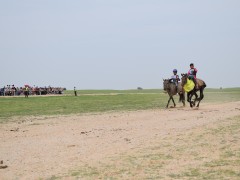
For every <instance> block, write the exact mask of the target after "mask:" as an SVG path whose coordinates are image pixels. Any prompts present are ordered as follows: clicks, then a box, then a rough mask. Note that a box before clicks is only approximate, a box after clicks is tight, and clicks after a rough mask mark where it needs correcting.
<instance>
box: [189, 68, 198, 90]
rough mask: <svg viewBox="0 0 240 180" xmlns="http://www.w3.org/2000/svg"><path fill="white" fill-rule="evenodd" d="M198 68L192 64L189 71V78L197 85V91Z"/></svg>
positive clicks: (196, 87) (196, 86)
mask: <svg viewBox="0 0 240 180" xmlns="http://www.w3.org/2000/svg"><path fill="white" fill-rule="evenodd" d="M197 72H198V70H197V68H195V67H194V64H193V63H191V64H190V69H189V71H188V78H189V79H191V80H193V82H194V84H195V89H198V83H197Z"/></svg>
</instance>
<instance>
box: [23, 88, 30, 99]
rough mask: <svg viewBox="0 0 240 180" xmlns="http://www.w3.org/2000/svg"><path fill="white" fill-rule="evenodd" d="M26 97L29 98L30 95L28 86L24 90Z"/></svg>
mask: <svg viewBox="0 0 240 180" xmlns="http://www.w3.org/2000/svg"><path fill="white" fill-rule="evenodd" d="M24 95H25V98H28V95H29V87H28V86H25V88H24Z"/></svg>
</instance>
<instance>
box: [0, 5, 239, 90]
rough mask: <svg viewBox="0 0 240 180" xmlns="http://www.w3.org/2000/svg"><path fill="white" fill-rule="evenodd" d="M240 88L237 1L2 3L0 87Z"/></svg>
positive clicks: (0, 18)
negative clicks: (183, 79) (191, 83)
mask: <svg viewBox="0 0 240 180" xmlns="http://www.w3.org/2000/svg"><path fill="white" fill-rule="evenodd" d="M190 63H194V64H195V67H196V68H197V69H198V74H197V77H198V78H200V79H203V80H204V81H205V82H206V84H207V87H208V88H219V87H223V88H227V87H240V80H239V78H238V76H239V69H240V1H239V0H211V1H209V0H181V1H179V0H167V1H166V0H88V1H86V0H21V1H19V0H7V1H6V0H0V87H3V86H6V85H8V84H9V85H12V84H14V85H15V86H23V85H24V84H29V85H31V86H34V85H35V86H49V85H50V86H56V87H66V88H67V89H73V87H74V86H76V88H77V89H136V88H137V87H142V88H143V89H152V88H162V83H163V80H162V79H163V78H164V79H165V78H169V77H171V75H172V70H173V69H175V68H176V69H178V74H181V73H186V72H187V71H188V70H189V64H190Z"/></svg>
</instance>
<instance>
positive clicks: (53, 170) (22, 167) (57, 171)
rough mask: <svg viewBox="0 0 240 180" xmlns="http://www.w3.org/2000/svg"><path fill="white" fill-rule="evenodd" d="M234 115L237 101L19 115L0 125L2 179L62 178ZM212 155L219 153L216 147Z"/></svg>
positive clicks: (238, 111) (239, 105) (238, 112)
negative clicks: (46, 115)
mask: <svg viewBox="0 0 240 180" xmlns="http://www.w3.org/2000/svg"><path fill="white" fill-rule="evenodd" d="M236 116H240V102H230V103H221V104H202V105H201V107H200V108H199V109H191V108H189V107H185V108H183V107H177V108H170V109H159V110H144V111H134V112H114V113H102V114H95V115H94V114H91V115H71V116H59V117H25V118H19V119H18V120H17V121H15V122H10V123H5V124H1V125H0V141H1V145H0V160H1V161H3V163H2V165H3V166H5V167H6V168H4V169H0V179H16V178H17V179H39V178H44V179H46V178H51V177H55V176H56V177H65V176H67V175H68V173H69V171H70V170H74V169H76V168H77V167H81V166H84V165H86V164H88V165H89V166H95V167H98V166H100V164H101V163H104V162H108V161H109V158H111V159H114V158H116V159H118V157H120V156H121V155H122V154H124V153H127V154H131V152H138V150H140V149H144V148H148V147H152V145H153V144H155V143H156V142H159V140H164V139H165V138H166V137H168V139H169V138H170V139H171V137H175V136H179V135H180V134H181V135H182V134H185V133H187V132H190V131H194V130H199V128H200V130H202V129H203V128H206V127H208V126H209V127H214V126H217V125H218V124H219V123H221V122H225V121H226V119H227V118H233V117H236ZM209 139H211V138H210V137H209ZM238 145H239V144H238ZM165 149H166V148H165ZM213 155H214V156H217V154H214V151H213ZM100 162H101V163H100ZM183 162H184V161H183ZM116 163H117V160H116ZM185 163H189V162H188V161H187V160H186V162H185ZM119 168H120V169H121V167H119ZM168 168H170V169H171V168H173V169H174V168H175V169H176V168H177V167H176V166H174V165H173V166H171V167H168ZM179 169H181V167H180V166H179ZM172 176H174V174H173V175H172ZM139 177H144V175H141V173H139ZM170 177H171V176H170ZM136 179H137V177H136Z"/></svg>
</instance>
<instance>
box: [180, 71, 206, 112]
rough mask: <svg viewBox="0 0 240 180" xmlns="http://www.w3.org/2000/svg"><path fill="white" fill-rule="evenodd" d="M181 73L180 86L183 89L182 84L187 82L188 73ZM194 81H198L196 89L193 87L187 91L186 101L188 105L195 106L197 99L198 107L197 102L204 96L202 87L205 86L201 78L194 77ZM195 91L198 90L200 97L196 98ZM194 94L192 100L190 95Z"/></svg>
mask: <svg viewBox="0 0 240 180" xmlns="http://www.w3.org/2000/svg"><path fill="white" fill-rule="evenodd" d="M181 75H182V78H181V80H182V84H181V85H182V88H183V89H184V85H185V84H186V83H187V80H188V74H186V73H185V74H181ZM196 82H197V83H198V89H196V88H195V86H194V88H193V89H192V90H190V91H189V92H187V101H188V102H189V103H190V107H191V108H192V107H193V106H195V102H196V101H198V104H197V107H199V104H200V102H201V100H202V99H203V98H204V94H203V91H204V88H205V87H207V85H206V83H205V82H204V81H203V80H201V79H196ZM197 91H200V97H199V98H198V95H197ZM193 95H195V97H196V98H195V100H194V101H192V96H193Z"/></svg>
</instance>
